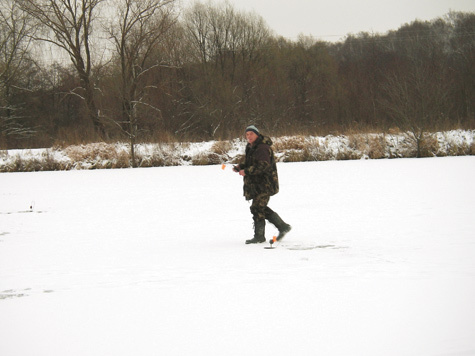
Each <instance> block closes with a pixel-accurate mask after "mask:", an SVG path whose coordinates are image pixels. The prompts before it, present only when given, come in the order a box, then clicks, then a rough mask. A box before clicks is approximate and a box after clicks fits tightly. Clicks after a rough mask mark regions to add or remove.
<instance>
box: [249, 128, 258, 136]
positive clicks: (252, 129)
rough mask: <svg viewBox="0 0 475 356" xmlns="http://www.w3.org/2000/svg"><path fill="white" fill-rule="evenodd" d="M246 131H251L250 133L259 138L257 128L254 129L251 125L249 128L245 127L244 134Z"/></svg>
mask: <svg viewBox="0 0 475 356" xmlns="http://www.w3.org/2000/svg"><path fill="white" fill-rule="evenodd" d="M248 131H252V132H254V133H255V134H256V135H258V136H259V130H258V129H257V127H255V126H254V125H251V126H248V127H246V132H248Z"/></svg>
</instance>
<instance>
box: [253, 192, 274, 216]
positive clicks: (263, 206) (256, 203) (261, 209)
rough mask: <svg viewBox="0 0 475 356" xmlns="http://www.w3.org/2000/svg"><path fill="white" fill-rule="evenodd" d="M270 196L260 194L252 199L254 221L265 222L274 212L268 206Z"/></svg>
mask: <svg viewBox="0 0 475 356" xmlns="http://www.w3.org/2000/svg"><path fill="white" fill-rule="evenodd" d="M269 200H270V195H268V194H259V195H257V196H256V197H255V198H254V199H252V204H251V214H252V218H253V219H254V221H259V220H265V219H267V218H268V217H269V215H270V214H272V213H273V212H274V211H273V210H272V209H271V208H269V207H268V206H267V204H269Z"/></svg>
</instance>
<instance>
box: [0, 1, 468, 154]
mask: <svg viewBox="0 0 475 356" xmlns="http://www.w3.org/2000/svg"><path fill="white" fill-rule="evenodd" d="M45 48H51V49H52V52H51V53H54V54H55V55H54V56H53V57H51V56H46V55H45V54H44V52H40V51H39V50H40V49H42V50H44V49H45ZM64 54H65V55H66V56H67V58H66V60H64V58H65V57H64ZM56 57H57V58H58V59H61V60H56V59H57V58H56ZM474 104H475V13H460V12H451V13H449V14H447V15H446V16H444V17H443V18H438V19H435V20H433V21H424V22H422V21H414V22H413V23H410V24H405V25H403V26H401V27H400V28H399V29H397V30H393V31H390V32H388V33H387V34H370V33H360V34H358V35H348V36H347V37H346V38H345V40H344V41H341V42H338V43H328V42H322V41H317V40H315V39H313V38H311V37H304V36H301V37H300V38H299V39H297V40H289V39H285V38H283V37H280V36H277V35H275V34H274V33H273V31H272V30H271V29H270V28H269V27H268V26H267V25H266V23H265V21H264V20H263V19H262V17H260V16H259V15H258V14H255V13H248V12H242V11H238V10H236V9H235V8H234V7H233V6H232V5H231V4H229V3H228V2H223V3H219V4H216V3H212V2H207V3H200V2H195V3H194V4H193V5H192V6H190V7H188V8H186V9H180V8H179V7H178V5H177V2H176V1H175V0H75V1H71V0H2V2H1V4H0V148H21V147H38V146H43V147H45V146H47V147H49V146H52V145H54V144H61V143H65V144H72V143H80V142H93V141H98V140H106V141H108V140H124V139H128V140H130V142H131V146H132V147H133V146H134V144H135V143H136V142H140V141H154V142H157V141H161V140H170V139H178V140H209V139H228V138H234V137H237V136H239V135H241V134H242V128H243V127H244V126H245V125H247V124H248V123H255V124H256V125H259V127H261V128H262V129H263V130H264V131H266V132H268V133H269V134H272V135H284V134H319V135H323V134H327V133H329V132H348V131H350V130H351V131H358V132H368V131H378V132H386V131H388V130H389V129H391V128H398V129H400V130H404V131H409V132H411V134H412V135H413V136H414V139H415V140H416V141H417V140H422V138H423V135H424V132H426V131H433V130H445V129H451V128H466V129H468V128H474V126H475V107H474ZM132 157H133V154H132Z"/></svg>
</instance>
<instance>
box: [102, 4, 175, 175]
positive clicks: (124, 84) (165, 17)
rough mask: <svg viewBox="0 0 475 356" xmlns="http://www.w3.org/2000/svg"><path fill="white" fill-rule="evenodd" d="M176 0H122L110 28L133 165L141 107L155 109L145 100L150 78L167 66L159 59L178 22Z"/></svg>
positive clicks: (123, 121) (123, 119) (125, 128)
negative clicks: (147, 76) (169, 31)
mask: <svg viewBox="0 0 475 356" xmlns="http://www.w3.org/2000/svg"><path fill="white" fill-rule="evenodd" d="M173 4H174V0H118V2H117V7H116V10H117V14H116V16H114V19H113V21H111V24H110V26H109V29H108V31H109V34H110V37H111V39H112V41H113V43H114V46H115V50H116V54H117V57H118V60H119V62H120V65H119V68H120V85H119V90H120V100H121V106H122V115H121V116H122V121H121V124H122V125H121V128H122V129H123V131H124V132H125V133H126V134H127V135H128V137H129V140H130V147H131V148H130V149H131V159H132V166H134V167H135V148H134V147H135V143H136V139H137V134H138V131H139V124H138V119H139V117H138V106H146V107H149V108H150V107H151V108H153V109H154V110H156V111H157V112H158V113H160V110H159V109H158V108H155V107H153V106H152V105H151V104H150V103H149V102H147V100H146V98H145V92H146V90H147V86H145V85H144V84H143V83H144V82H145V81H146V75H147V74H149V73H150V71H151V70H153V69H154V68H158V67H160V66H163V65H165V63H162V62H161V60H160V58H159V57H157V53H156V52H157V51H158V50H159V45H160V43H161V42H162V41H164V37H165V34H166V32H167V31H168V30H169V29H170V27H171V26H172V25H173V24H174V22H175V21H176V17H175V16H174V12H173Z"/></svg>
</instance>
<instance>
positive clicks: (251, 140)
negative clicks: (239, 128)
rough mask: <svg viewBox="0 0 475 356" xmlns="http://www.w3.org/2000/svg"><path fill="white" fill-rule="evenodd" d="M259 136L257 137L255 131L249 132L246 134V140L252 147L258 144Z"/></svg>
mask: <svg viewBox="0 0 475 356" xmlns="http://www.w3.org/2000/svg"><path fill="white" fill-rule="evenodd" d="M258 137H259V136H257V135H256V134H255V133H254V131H247V132H246V140H247V142H249V143H250V144H251V145H252V144H253V143H254V142H256V140H257V138H258Z"/></svg>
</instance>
